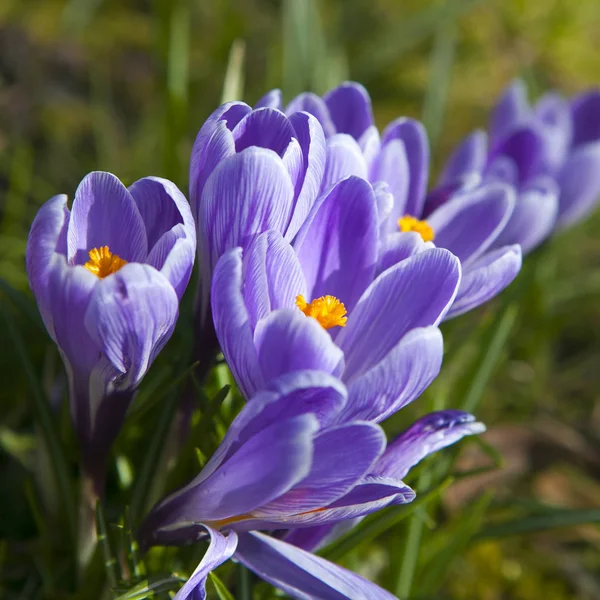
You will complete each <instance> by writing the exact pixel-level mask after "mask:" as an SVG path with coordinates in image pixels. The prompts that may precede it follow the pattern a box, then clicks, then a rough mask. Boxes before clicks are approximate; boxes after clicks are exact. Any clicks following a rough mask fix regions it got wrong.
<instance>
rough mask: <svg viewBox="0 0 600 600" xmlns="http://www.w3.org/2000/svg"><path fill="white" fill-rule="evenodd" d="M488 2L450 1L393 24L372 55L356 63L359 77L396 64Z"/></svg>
mask: <svg viewBox="0 0 600 600" xmlns="http://www.w3.org/2000/svg"><path fill="white" fill-rule="evenodd" d="M484 1H485V0H449V1H448V2H447V3H446V4H433V5H431V6H429V7H427V8H425V9H423V10H421V11H420V12H419V13H417V14H416V15H415V16H413V17H411V18H408V19H406V20H405V21H404V22H403V23H401V24H400V25H398V24H397V23H395V22H394V23H392V24H391V25H390V28H389V29H388V30H387V31H381V32H379V34H378V35H377V37H376V38H374V39H373V44H372V45H371V48H370V50H369V52H368V53H367V52H366V53H365V55H364V57H362V58H361V59H359V60H357V61H356V64H355V65H354V66H355V69H356V72H357V73H359V74H363V73H365V74H370V73H372V72H373V65H376V66H377V68H378V69H381V68H383V67H385V66H386V65H388V64H390V63H393V62H394V61H396V60H397V59H398V57H399V56H400V55H402V54H403V53H404V52H407V51H408V50H411V49H412V48H414V47H415V46H416V45H417V44H419V43H421V42H422V41H423V40H425V39H427V38H428V37H430V36H431V35H433V34H434V33H435V31H436V30H437V29H438V27H439V25H440V24H441V23H442V22H443V21H446V23H447V24H448V23H450V22H451V21H455V20H456V19H458V18H459V17H461V16H462V15H463V14H465V13H466V12H468V11H469V10H471V9H472V8H474V7H475V6H477V5H478V4H481V3H482V2H484Z"/></svg>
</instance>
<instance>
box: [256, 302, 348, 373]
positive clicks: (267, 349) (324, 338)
mask: <svg viewBox="0 0 600 600" xmlns="http://www.w3.org/2000/svg"><path fill="white" fill-rule="evenodd" d="M254 344H255V345H256V351H257V352H258V361H259V364H260V368H261V371H262V375H263V380H264V381H269V380H270V379H272V378H274V377H278V376H279V375H282V374H284V373H291V372H293V371H302V370H307V369H318V370H321V371H325V372H326V373H331V374H333V375H339V373H340V372H341V370H342V368H343V362H344V354H343V352H342V351H341V350H340V349H339V348H338V347H337V346H336V345H335V343H334V342H333V340H332V339H331V336H330V335H329V333H327V331H326V330H325V329H323V327H322V326H321V325H320V324H319V322H318V321H317V320H316V319H313V318H312V317H307V316H305V315H304V314H303V313H302V312H301V311H300V310H299V309H298V308H287V309H282V310H277V311H275V312H272V313H271V314H270V315H269V316H268V317H267V318H266V319H263V320H262V321H260V322H259V324H258V326H257V328H256V331H255V334H254Z"/></svg>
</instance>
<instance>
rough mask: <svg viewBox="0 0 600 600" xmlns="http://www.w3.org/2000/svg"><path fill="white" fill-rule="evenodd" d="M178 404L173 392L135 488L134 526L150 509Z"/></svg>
mask: <svg viewBox="0 0 600 600" xmlns="http://www.w3.org/2000/svg"><path fill="white" fill-rule="evenodd" d="M178 404H179V395H178V394H177V393H176V391H175V390H173V391H172V393H171V394H170V396H169V398H168V399H167V400H166V401H165V403H164V406H163V409H162V412H161V414H160V416H159V418H158V423H157V425H156V427H155V428H154V434H153V435H152V437H151V438H150V443H149V444H148V449H147V452H146V454H145V456H144V462H143V464H142V468H141V469H140V472H139V474H138V477H137V479H136V483H135V485H134V487H133V492H132V495H131V520H132V523H133V524H134V525H135V524H136V523H138V522H139V520H140V519H141V517H142V515H143V514H144V512H145V509H146V508H148V506H149V504H150V502H151V499H150V498H149V496H150V490H151V488H152V482H153V479H154V477H155V475H156V466H157V465H158V464H159V462H160V457H161V453H162V449H163V447H164V444H165V441H166V439H167V437H168V435H169V429H170V426H171V422H172V421H173V416H174V415H175V411H176V410H177V406H178Z"/></svg>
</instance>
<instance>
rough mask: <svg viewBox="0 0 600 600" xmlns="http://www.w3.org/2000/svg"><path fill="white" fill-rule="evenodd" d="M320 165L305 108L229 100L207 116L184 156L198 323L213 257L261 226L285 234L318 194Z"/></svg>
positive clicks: (318, 134)
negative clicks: (197, 273) (288, 111)
mask: <svg viewBox="0 0 600 600" xmlns="http://www.w3.org/2000/svg"><path fill="white" fill-rule="evenodd" d="M324 168H325V138H324V135H323V130H322V128H321V126H320V125H319V122H318V121H317V119H316V118H315V117H313V116H312V115H309V114H308V113H297V114H294V115H292V116H291V117H287V116H286V115H284V114H283V113H282V112H281V111H279V110H277V109H275V108H270V107H268V106H263V107H261V106H259V107H257V108H255V109H254V110H253V109H252V108H250V107H249V106H248V105H247V104H244V103H243V102H230V103H227V104H224V105H223V106H221V107H220V108H218V109H217V110H216V111H215V112H214V113H213V114H212V115H211V116H210V117H209V118H208V119H207V121H206V122H205V123H204V125H203V126H202V128H201V129H200V132H199V133H198V136H197V137H196V141H195V142H194V146H193V150H192V156H191V161H190V201H191V204H192V207H193V210H194V214H195V217H196V221H197V224H198V253H199V260H200V261H201V262H200V268H201V281H200V289H201V299H202V301H201V314H202V320H204V318H205V316H206V315H207V314H208V313H207V309H208V305H207V300H208V294H209V291H210V278H211V275H212V269H213V268H214V265H215V264H216V262H217V260H218V259H219V257H220V256H221V255H222V254H223V253H224V252H225V251H226V250H228V249H230V248H233V247H235V246H241V247H245V246H246V245H247V244H248V243H249V242H250V241H251V240H252V239H253V237H254V236H256V235H257V234H259V233H261V232H263V231H266V230H267V229H276V230H278V231H280V232H281V233H282V234H283V235H285V236H286V238H287V239H291V238H292V237H293V235H294V234H295V232H296V231H298V228H299V227H300V225H301V224H302V222H303V220H304V218H305V217H306V215H307V214H308V212H309V210H310V208H311V206H312V204H313V203H314V201H315V199H316V198H317V195H318V192H319V189H320V186H321V180H322V178H323V172H324Z"/></svg>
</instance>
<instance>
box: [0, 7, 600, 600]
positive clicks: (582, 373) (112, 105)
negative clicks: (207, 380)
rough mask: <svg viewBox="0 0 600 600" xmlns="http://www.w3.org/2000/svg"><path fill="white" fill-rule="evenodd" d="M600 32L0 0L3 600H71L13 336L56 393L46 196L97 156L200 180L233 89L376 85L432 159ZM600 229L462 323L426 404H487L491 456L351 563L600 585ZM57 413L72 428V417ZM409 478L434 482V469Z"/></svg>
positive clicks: (108, 166) (593, 64) (432, 16)
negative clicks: (46, 277) (58, 576)
mask: <svg viewBox="0 0 600 600" xmlns="http://www.w3.org/2000/svg"><path fill="white" fill-rule="evenodd" d="M599 31H600V4H599V3H598V0H577V2H568V1H566V0H563V1H561V0H529V1H527V0H496V1H490V0H448V1H446V2H442V1H440V2H432V1H429V0H406V1H404V2H398V1H393V0H369V1H364V0H310V1H309V0H287V1H278V0H219V1H216V0H215V1H212V2H211V1H200V0H171V1H169V0H154V1H151V0H68V1H65V0H2V1H1V2H0V304H1V307H2V316H3V317H4V319H3V320H2V321H0V348H1V351H0V376H1V377H2V380H3V381H4V384H3V385H2V386H1V387H0V402H1V404H0V406H2V408H1V410H0V447H1V449H0V477H1V479H0V482H1V483H0V536H1V537H2V538H3V541H1V542H0V569H2V578H1V579H0V595H1V594H2V592H3V591H4V592H6V593H7V594H9V595H8V597H11V598H12V597H14V598H30V597H61V598H62V597H66V596H65V595H62V594H61V593H55V592H52V591H48V590H49V588H48V585H49V584H48V583H47V580H46V579H45V575H43V572H44V569H47V566H44V565H48V564H53V563H52V561H51V560H50V562H47V561H46V559H47V558H48V553H50V554H51V553H52V549H51V548H48V547H45V548H44V547H41V546H40V544H39V543H38V541H37V533H36V531H37V532H39V531H40V528H41V527H42V525H43V523H41V522H43V518H40V517H39V515H38V516H36V515H34V514H33V513H35V510H34V508H32V507H35V503H32V502H31V497H32V494H33V492H32V491H31V490H32V488H33V487H35V485H37V484H39V481H38V480H37V479H36V481H35V482H33V481H32V479H31V476H30V472H31V468H32V464H35V465H36V466H37V467H38V468H39V467H40V461H41V465H42V469H43V468H44V465H43V461H44V457H43V453H42V454H41V455H40V454H39V453H36V452H35V449H36V438H35V436H34V435H33V434H34V433H35V428H34V422H33V420H32V416H31V410H30V400H31V396H32V389H31V376H30V375H31V373H29V374H28V373H27V372H26V369H24V368H23V362H22V356H21V355H20V353H19V351H18V348H15V339H16V338H15V332H18V339H20V340H22V341H23V340H24V341H25V344H26V351H27V353H28V355H29V357H30V359H31V363H30V366H31V368H32V373H33V374H34V375H36V376H38V377H39V378H40V379H41V381H42V384H43V386H44V388H45V389H46V390H48V391H49V395H50V398H55V399H56V398H60V395H61V393H62V392H61V390H60V389H55V388H56V384H55V379H56V377H55V374H56V373H58V372H60V370H61V367H60V363H59V359H58V356H57V353H56V351H55V349H54V347H53V346H52V344H51V342H50V341H49V339H48V338H47V335H46V334H45V332H44V330H43V327H42V326H41V322H40V320H39V318H38V316H37V309H36V307H35V304H34V303H33V300H32V298H31V295H30V294H29V291H28V286H27V278H26V274H25V269H24V254H25V244H26V238H27V233H28V230H29V226H30V224H31V221H32V220H33V217H34V215H35V213H36V211H37V209H38V208H39V206H40V205H41V204H42V203H43V202H44V201H45V200H47V199H48V198H50V197H51V196H52V195H54V194H57V193H67V194H69V195H70V196H71V197H72V195H73V192H74V190H75V188H76V186H77V184H78V182H79V181H80V180H81V178H82V177H83V176H84V175H85V173H87V172H88V171H91V170H109V171H112V172H114V173H115V174H116V175H118V176H119V177H120V178H121V179H122V180H123V181H124V182H125V183H126V184H130V183H131V182H133V181H134V180H136V179H137V178H139V177H142V176H145V175H150V174H152V175H159V176H164V177H168V178H170V179H172V180H174V181H175V182H176V183H177V184H178V185H179V187H180V188H181V189H182V190H184V191H187V165H188V157H189V152H190V149H191V145H192V142H193V139H194V137H195V135H196V133H197V131H198V129H199V127H200V126H201V124H202V123H203V121H204V119H205V118H206V117H207V116H208V115H209V114H210V112H212V110H214V108H216V106H217V105H218V104H219V103H220V102H221V101H222V100H223V99H232V98H236V97H237V98H243V99H244V100H246V101H247V102H249V103H254V102H255V101H256V100H258V98H259V97H261V96H262V95H263V94H264V93H265V92H266V91H267V90H269V89H271V88H273V87H280V88H282V89H283V91H284V95H285V99H286V100H289V99H290V98H291V97H292V96H293V95H294V94H296V93H299V92H300V91H303V90H305V89H311V90H314V91H316V92H318V93H323V92H325V91H326V90H328V89H329V88H331V87H332V86H334V85H336V84H337V83H339V82H340V81H342V80H344V79H354V80H357V81H360V82H361V83H363V84H364V85H365V86H367V88H368V89H369V92H370V93H371V96H372V99H373V104H374V111H375V116H376V120H377V123H378V125H379V126H380V127H383V126H384V125H385V124H386V123H387V122H388V121H390V120H391V119H393V118H395V117H397V116H400V115H409V116H413V117H417V118H421V119H423V120H424V122H425V124H426V126H427V129H428V131H429V134H430V138H431V143H432V149H433V164H434V172H435V168H436V167H439V165H440V164H441V163H442V162H443V160H444V158H445V157H446V156H447V154H448V152H449V151H450V149H451V148H452V147H453V145H454V144H455V143H456V142H457V141H458V140H459V139H460V138H461V137H462V136H463V135H464V134H466V133H467V132H469V131H470V130H471V129H473V128H475V127H485V125H486V123H487V119H488V116H489V111H490V108H491V106H492V104H493V103H494V102H495V100H496V98H497V97H498V95H499V94H500V92H501V90H502V89H503V87H504V86H505V85H506V84H507V83H509V82H510V80H511V79H512V78H514V77H516V76H519V77H523V78H524V79H525V80H526V81H527V83H528V84H529V88H530V90H531V91H532V95H533V96H536V95H538V94H539V93H541V92H543V91H544V90H546V89H548V88H558V89H559V90H560V91H562V92H564V93H566V94H572V93H576V92H578V91H580V90H583V89H585V88H587V87H590V86H592V85H597V84H598V83H599V81H598V77H599V73H600V54H599V53H598V51H597V50H596V49H595V48H596V43H597V37H598V32H599ZM226 73H228V77H226ZM599 227H600V214H598V213H596V214H595V215H593V216H592V217H591V218H590V219H589V220H588V221H586V222H585V223H583V224H581V225H579V226H577V227H576V228H574V229H572V230H570V231H568V232H566V233H564V234H562V235H560V236H559V237H557V238H556V239H554V240H552V241H551V242H550V243H548V244H547V245H546V246H545V247H544V248H542V249H541V250H539V251H538V252H536V253H535V254H534V255H532V256H531V257H529V258H528V260H527V265H526V270H525V272H524V273H523V274H522V275H521V276H520V278H519V280H517V282H516V283H515V284H514V286H513V287H514V289H513V290H509V291H508V292H507V293H506V294H505V295H504V297H503V298H501V299H499V300H498V301H496V302H495V303H492V305H490V306H488V307H485V308H483V309H481V310H479V311H476V312H475V314H473V315H469V316H467V317H461V318H460V319H459V320H457V321H456V322H451V323H449V324H447V326H446V327H445V333H446V334H447V347H448V361H447V364H446V365H445V368H444V371H443V375H442V377H441V378H440V380H439V381H438V383H437V384H436V386H435V387H434V389H433V390H432V391H431V392H430V393H429V394H427V397H426V398H424V399H422V400H419V401H418V402H417V403H416V405H419V406H416V405H415V407H413V409H412V410H413V415H412V416H414V415H416V414H422V413H423V412H425V410H426V408H431V407H439V406H442V405H446V406H452V407H460V406H465V405H467V406H468V407H470V408H473V409H476V410H477V414H478V416H479V417H480V418H481V419H482V420H484V421H485V422H486V423H487V425H488V428H489V432H488V434H486V436H484V439H485V443H484V444H479V443H474V442H471V443H469V444H467V445H465V447H463V451H462V452H461V454H460V456H459V457H457V463H456V466H455V467H454V473H457V472H458V473H459V475H460V473H463V474H464V472H470V471H473V469H476V470H477V469H481V470H482V471H486V472H485V473H483V474H481V475H478V476H476V477H468V478H466V477H465V478H462V477H460V476H459V477H458V479H459V481H457V482H455V484H454V485H453V486H452V487H451V488H450V489H449V491H447V492H446V493H445V494H444V497H443V500H442V501H439V500H436V501H435V503H433V504H432V505H428V508H427V509H424V508H422V507H420V508H418V510H417V511H416V512H415V513H414V514H412V515H411V516H410V518H407V519H403V520H402V522H399V523H397V524H396V525H394V526H393V527H391V528H390V529H389V530H388V531H387V532H386V533H384V534H382V535H377V536H372V539H369V540H368V543H367V542H365V543H364V544H362V545H361V546H360V547H359V548H358V549H356V550H352V551H351V552H349V553H348V552H346V553H345V554H344V556H343V560H342V562H343V564H345V565H346V566H349V567H351V568H354V569H355V570H358V571H359V572H361V573H363V574H364V575H366V576H368V577H372V578H374V579H376V580H378V581H379V582H380V583H382V584H383V585H385V586H386V587H387V588H388V589H390V590H394V591H397V592H398V593H400V592H401V593H402V594H403V598H405V599H407V598H409V597H410V598H415V599H416V598H423V599H424V598H456V599H458V600H462V599H464V600H468V599H482V600H505V599H518V600H521V599H522V600H538V599H539V598H540V597H542V595H543V597H544V598H545V599H547V600H567V599H578V600H579V599H581V600H584V599H585V600H597V599H598V598H600V575H599V574H600V528H599V527H598V523H599V522H600V514H599V513H600V510H599V509H598V506H599V505H600V402H599V401H598V396H599V391H598V390H600V303H599V302H598V299H599V298H600V236H598V235H597V231H598V230H599ZM455 348H456V351H454V349H455ZM64 412H65V411H64V410H63V413H64ZM405 419H406V417H398V423H404V420H405ZM61 423H62V424H63V435H64V436H65V437H66V439H67V440H68V443H70V444H73V441H72V439H71V437H70V434H69V433H68V417H66V418H63V419H62V421H61ZM389 427H390V428H391V430H392V431H394V430H397V427H396V429H394V427H395V423H392V424H391V425H390V426H389ZM73 452H75V451H73ZM453 456H454V457H455V458H456V453H454V454H453ZM500 456H502V459H500ZM435 460H438V459H434V462H432V461H430V462H429V463H428V465H430V466H431V465H433V467H434V468H435V464H436V463H435ZM490 463H492V464H493V465H495V468H493V469H488V468H487V465H489V464H490ZM443 468H444V465H443V464H442V465H441V467H439V470H442V471H443ZM411 483H414V484H415V485H416V486H417V489H418V490H420V491H422V490H426V489H429V488H430V484H431V483H432V479H431V476H429V475H427V472H423V474H422V475H421V476H420V478H419V479H418V480H415V481H411ZM27 486H29V488H28V487H27ZM23 490H25V491H23ZM15 498H16V499H17V500H15ZM21 501H22V503H21ZM16 502H18V503H19V505H18V506H16ZM28 503H29V504H28ZM550 509H552V510H550ZM559 509H565V511H566V512H561V511H560V510H559ZM536 519H537V520H536ZM496 522H502V523H509V524H511V526H512V527H513V529H510V527H508V528H506V527H504V528H503V529H502V530H501V531H500V532H499V531H498V529H497V528H496V530H495V529H494V523H496ZM569 523H570V524H572V525H573V524H574V525H575V526H571V527H558V525H566V524H569ZM515 524H516V525H515ZM519 527H520V528H521V529H519ZM519 532H522V534H521V535H516V534H518V533H519ZM42 546H43V544H42ZM40 556H41V558H40ZM44 557H45V558H44ZM44 561H46V562H44ZM51 579H52V578H51ZM400 579H402V581H400ZM19 589H21V591H20V592H18V593H17V590H19ZM52 589H53V588H52V586H50V590H52ZM258 589H259V592H260V591H261V588H260V586H259V588H258ZM19 594H20V595H19ZM46 594H47V595H46ZM77 597H96V595H94V594H93V593H92V592H90V595H89V596H87V595H86V594H84V595H83V596H77Z"/></svg>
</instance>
